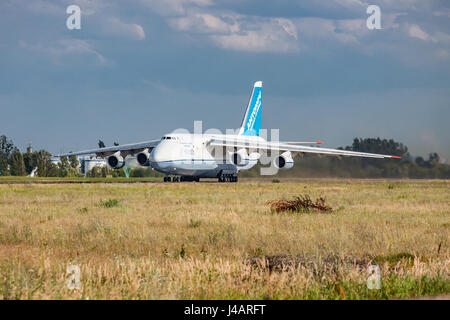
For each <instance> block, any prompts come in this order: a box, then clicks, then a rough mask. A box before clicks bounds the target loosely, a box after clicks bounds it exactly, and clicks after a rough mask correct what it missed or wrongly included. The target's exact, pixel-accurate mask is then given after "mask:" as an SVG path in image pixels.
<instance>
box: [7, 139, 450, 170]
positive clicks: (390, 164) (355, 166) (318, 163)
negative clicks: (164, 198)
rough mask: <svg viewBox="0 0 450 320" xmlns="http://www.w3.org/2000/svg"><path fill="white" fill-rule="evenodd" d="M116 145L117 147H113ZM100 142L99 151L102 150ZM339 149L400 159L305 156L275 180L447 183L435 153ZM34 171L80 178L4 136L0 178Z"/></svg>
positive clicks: (376, 142)
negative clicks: (425, 157) (300, 178)
mask: <svg viewBox="0 0 450 320" xmlns="http://www.w3.org/2000/svg"><path fill="white" fill-rule="evenodd" d="M114 145H118V143H114ZM104 146H105V145H104V143H103V142H102V141H99V147H104ZM338 149H342V150H350V151H358V152H369V153H379V154H388V155H394V156H400V157H402V159H401V160H399V159H371V158H357V157H344V158H342V159H339V158H337V157H328V156H327V157H318V156H316V155H308V154H305V155H304V156H303V157H300V156H297V157H296V158H295V166H294V167H293V168H292V169H289V170H280V171H279V172H278V173H277V175H276V176H278V177H343V178H427V179H450V166H449V165H447V164H443V163H440V157H439V155H438V154H437V153H435V152H434V153H430V154H429V155H428V159H424V158H423V157H413V156H411V154H410V153H409V151H408V148H407V146H405V145H404V144H402V143H399V142H396V141H394V140H393V139H380V138H355V139H354V140H353V143H352V144H351V145H349V146H345V147H340V148H338ZM261 166H266V165H261V164H258V165H256V166H255V167H253V168H252V169H250V170H246V171H242V172H241V173H240V175H242V176H243V177H259V176H260V171H259V169H260V168H261ZM35 168H37V172H38V175H39V176H40V177H77V176H82V174H81V172H80V170H79V162H78V159H77V157H76V156H70V157H68V158H67V157H62V158H61V161H60V162H59V163H52V161H51V154H50V153H49V152H47V151H46V150H39V151H35V152H24V153H22V152H21V151H20V150H19V149H18V148H17V147H16V146H14V144H13V142H12V141H11V140H10V139H8V138H7V137H6V136H5V135H2V136H0V176H9V175H11V176H25V175H29V174H31V172H32V171H33V170H35ZM160 175H161V174H159V173H157V172H155V171H153V170H151V168H137V169H133V170H131V174H130V176H131V177H152V176H160ZM86 176H88V177H106V176H113V177H123V176H125V173H124V172H123V170H112V169H109V168H107V167H104V168H100V167H94V168H93V169H92V170H91V171H90V172H88V173H87V174H86Z"/></svg>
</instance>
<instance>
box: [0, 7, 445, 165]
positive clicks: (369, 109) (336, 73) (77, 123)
mask: <svg viewBox="0 0 450 320" xmlns="http://www.w3.org/2000/svg"><path fill="white" fill-rule="evenodd" d="M71 4H77V5H79V6H80V8H81V11H82V14H81V19H82V20H81V30H68V29H67V28H66V19H67V17H68V15H67V14H66V8H67V6H69V5H71ZM369 4H375V5H378V6H380V8H381V25H382V29H381V30H369V29H368V28H367V27H366V19H367V17H368V15H367V14H366V8H367V6H368V5H369ZM257 80H262V81H263V92H264V94H263V116H262V119H263V127H264V128H279V129H280V138H281V139H283V140H289V141H291V140H310V139H313V140H315V139H320V140H322V141H324V142H325V146H327V147H338V146H343V145H348V144H351V142H352V139H353V137H378V136H379V137H382V138H393V139H395V140H397V141H400V142H403V143H405V144H406V145H407V146H408V147H409V148H410V151H411V153H412V154H413V155H422V156H426V155H427V154H428V153H430V152H438V153H439V154H440V155H441V157H443V158H445V159H446V161H447V162H449V160H448V159H450V139H449V138H450V126H449V125H448V120H449V118H450V90H449V89H450V3H449V2H448V1H444V0H442V1H441V0H430V1H424V0H380V1H371V2H370V3H368V2H365V1H363V0H328V1H319V0H312V1H267V2H262V1H249V0H244V1H242V0H241V1H235V0H231V1H230V0H228V1H224V0H220V1H218V0H166V1H159V0H130V1H126V2H125V1H116V0H96V1H89V0H69V1H64V0H61V1H57V0H52V1H50V0H48V1H47V0H35V1H33V0H2V1H1V2H0V110H1V114H0V134H6V135H7V136H9V137H11V138H12V139H13V141H14V143H15V144H16V145H18V146H19V147H20V148H22V149H24V148H25V146H26V144H27V143H28V142H29V141H32V143H33V146H34V147H35V148H45V149H47V150H49V151H50V152H52V153H58V152H61V151H70V150H72V151H75V150H79V149H85V148H91V147H96V144H97V141H98V139H102V140H104V141H105V143H106V144H107V145H112V143H113V142H114V141H118V142H119V143H130V142H137V141H144V140H149V139H154V138H159V137H160V136H161V135H162V134H164V133H166V132H169V131H171V130H173V129H176V128H187V129H189V130H192V129H193V121H194V120H203V123H204V128H218V129H226V128H236V127H238V126H239V125H240V121H241V119H242V114H243V112H244V108H245V106H246V104H247V100H248V96H249V91H250V89H251V86H252V84H253V82H254V81H257Z"/></svg>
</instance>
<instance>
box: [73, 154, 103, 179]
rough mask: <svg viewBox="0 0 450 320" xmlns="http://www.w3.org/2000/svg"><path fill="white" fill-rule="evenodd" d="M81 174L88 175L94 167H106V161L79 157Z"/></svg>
mask: <svg viewBox="0 0 450 320" xmlns="http://www.w3.org/2000/svg"><path fill="white" fill-rule="evenodd" d="M78 161H79V162H80V168H81V173H82V174H84V175H86V173H87V172H89V171H90V170H92V168H94V167H106V159H101V158H96V157H79V158H78Z"/></svg>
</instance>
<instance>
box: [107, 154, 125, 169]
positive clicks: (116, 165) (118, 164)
mask: <svg viewBox="0 0 450 320" xmlns="http://www.w3.org/2000/svg"><path fill="white" fill-rule="evenodd" d="M107 162H108V165H109V166H110V167H111V168H113V169H120V168H122V167H123V166H124V165H125V159H124V158H123V157H122V155H121V154H120V151H117V152H116V153H114V154H113V155H110V156H109V157H108V160H107Z"/></svg>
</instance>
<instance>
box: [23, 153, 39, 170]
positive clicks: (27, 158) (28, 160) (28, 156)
mask: <svg viewBox="0 0 450 320" xmlns="http://www.w3.org/2000/svg"><path fill="white" fill-rule="evenodd" d="M23 162H24V164H25V171H26V173H27V174H30V173H31V172H32V171H33V170H34V168H36V167H37V161H36V152H33V153H28V152H26V153H24V154H23Z"/></svg>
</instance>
